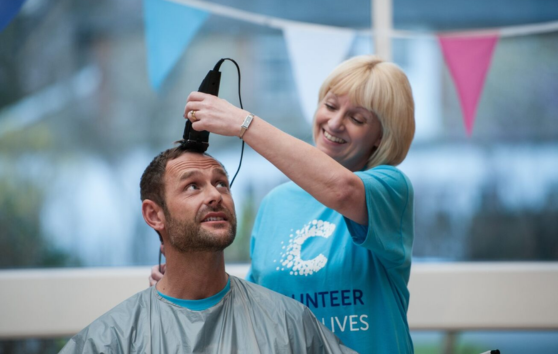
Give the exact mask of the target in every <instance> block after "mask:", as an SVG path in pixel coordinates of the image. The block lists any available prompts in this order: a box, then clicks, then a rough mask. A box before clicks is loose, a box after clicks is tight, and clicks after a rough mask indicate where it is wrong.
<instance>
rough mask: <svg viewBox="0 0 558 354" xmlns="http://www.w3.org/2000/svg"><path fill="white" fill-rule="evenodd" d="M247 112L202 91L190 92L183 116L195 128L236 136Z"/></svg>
mask: <svg viewBox="0 0 558 354" xmlns="http://www.w3.org/2000/svg"><path fill="white" fill-rule="evenodd" d="M248 114H249V113H248V112H247V111H245V110H243V109H240V108H238V107H236V106H234V105H232V104H230V103H229V102H227V101H226V100H224V99H221V98H219V97H216V96H213V95H209V94H206V93H202V92H192V93H190V95H189V96H188V102H187V103H186V107H184V118H186V119H188V120H190V121H191V122H192V127H193V128H194V129H195V130H197V131H202V130H207V131H208V132H210V133H214V134H219V135H226V136H238V135H239V134H240V126H241V125H242V123H243V122H244V118H246V116H247V115H248Z"/></svg>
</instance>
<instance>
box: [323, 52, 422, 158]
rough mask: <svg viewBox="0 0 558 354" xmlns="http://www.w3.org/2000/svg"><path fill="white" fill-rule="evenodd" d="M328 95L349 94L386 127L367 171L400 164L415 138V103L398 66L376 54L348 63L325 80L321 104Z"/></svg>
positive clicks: (405, 78)
mask: <svg viewBox="0 0 558 354" xmlns="http://www.w3.org/2000/svg"><path fill="white" fill-rule="evenodd" d="M328 92H332V93H334V94H335V95H338V96H342V95H348V96H349V99H350V100H351V103H352V104H354V105H357V106H361V107H364V108H366V109H368V110H369V111H370V112H372V113H373V114H374V115H375V116H376V117H377V118H378V120H379V121H380V124H381V126H382V140H381V142H380V145H379V146H378V148H376V149H374V150H373V151H372V154H371V155H370V157H369V158H368V162H367V164H366V167H367V168H369V169H370V168H372V167H375V166H378V165H392V166H397V165H399V164H400V163H401V162H402V161H403V160H404V159H405V157H406V156H407V152H408V151H409V148H410V147H411V142H412V141H413V137H414V135H415V104H414V101H413V94H412V92H411V85H410V84H409V80H408V79H407V76H406V75H405V73H403V71H402V70H401V69H400V68H399V67H398V66H397V65H395V64H393V63H390V62H386V61H383V60H382V59H380V58H379V57H377V56H374V55H362V56H357V57H354V58H351V59H349V60H347V61H344V62H343V63H341V64H340V65H339V66H337V67H336V68H335V69H334V70H333V71H332V73H331V74H329V76H328V77H327V78H326V79H325V81H324V83H323V84H322V87H321V88H320V94H319V102H321V101H322V100H323V99H324V97H325V96H326V95H327V93H328Z"/></svg>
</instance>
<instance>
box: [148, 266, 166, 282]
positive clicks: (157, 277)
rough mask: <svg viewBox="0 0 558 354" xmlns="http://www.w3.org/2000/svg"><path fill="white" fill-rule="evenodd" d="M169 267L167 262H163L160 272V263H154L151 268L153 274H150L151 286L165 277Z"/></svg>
mask: <svg viewBox="0 0 558 354" xmlns="http://www.w3.org/2000/svg"><path fill="white" fill-rule="evenodd" d="M166 269H167V264H166V263H163V264H161V271H160V272H159V265H158V264H157V265H154V266H153V267H152V268H151V275H150V276H149V286H153V285H155V284H157V282H158V281H159V280H161V279H163V276H164V275H165V270H166Z"/></svg>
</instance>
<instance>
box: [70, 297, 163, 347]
mask: <svg viewBox="0 0 558 354" xmlns="http://www.w3.org/2000/svg"><path fill="white" fill-rule="evenodd" d="M152 293H153V289H152V288H151V287H150V288H147V289H145V290H142V291H140V292H138V293H136V294H134V295H132V296H131V297H129V298H127V299H126V300H124V301H122V302H121V303H119V304H118V305H116V306H115V307H113V308H112V309H110V310H109V311H107V312H105V313H104V314H103V315H101V316H100V317H98V318H97V319H96V320H94V321H93V322H91V324H89V325H88V326H87V327H85V328H84V329H83V330H81V331H80V332H79V333H78V334H76V335H75V336H73V337H72V338H71V339H70V341H69V342H68V343H67V344H66V346H64V348H62V351H61V352H60V353H81V352H95V351H96V350H100V349H99V348H101V347H105V346H110V345H113V344H115V343H119V342H121V340H122V339H125V338H127V337H128V336H129V333H128V331H130V330H133V329H134V328H137V324H138V323H141V322H142V320H143V319H144V318H145V316H149V312H150V309H149V304H150V303H151V301H150V298H151V296H152Z"/></svg>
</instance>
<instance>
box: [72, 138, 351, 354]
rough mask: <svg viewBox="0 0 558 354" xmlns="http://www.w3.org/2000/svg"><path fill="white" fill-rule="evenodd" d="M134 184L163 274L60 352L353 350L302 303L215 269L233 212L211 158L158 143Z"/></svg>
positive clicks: (230, 233)
mask: <svg viewBox="0 0 558 354" xmlns="http://www.w3.org/2000/svg"><path fill="white" fill-rule="evenodd" d="M140 188H141V199H142V201H143V203H142V214H143V218H144V219H145V222H146V223H147V224H148V225H149V226H150V227H152V228H153V229H154V230H155V231H157V233H158V234H159V236H160V237H161V239H162V242H163V244H164V247H165V256H166V259H167V266H166V272H165V276H164V277H163V279H162V280H161V281H159V282H158V283H157V284H156V286H152V287H151V288H149V289H147V290H144V291H142V292H139V293H137V294H136V295H134V296H132V297H131V298H129V299H128V300H126V301H124V302H122V303H121V304H120V305H118V306H116V307H115V308H113V309H112V310H110V311H109V312H107V313H106V314H104V315H103V316H101V317H100V318H98V319H97V320H95V321H94V322H93V323H92V324H90V325H89V326H88V327H87V328H85V329H84V330H82V331H81V332H80V333H78V334H77V335H76V336H74V337H73V338H72V339H71V340H70V341H69V342H68V344H66V346H65V347H64V348H63V349H62V351H61V353H76V352H87V353H116V352H117V353H354V352H353V351H352V350H350V349H348V348H346V347H345V346H344V345H343V344H341V343H340V342H339V339H337V337H335V336H334V335H333V334H332V333H331V332H329V330H327V329H326V328H325V327H324V326H323V325H322V324H321V323H319V322H318V321H317V320H316V318H315V317H314V315H312V313H311V312H310V310H309V309H308V308H306V307H305V306H304V305H302V304H300V303H298V302H297V301H295V300H293V299H290V298H288V297H285V296H282V295H280V294H277V293H275V292H273V291H271V290H268V289H265V288H263V287H260V286H258V285H255V284H252V283H249V282H247V281H244V280H241V279H238V278H236V277H233V276H229V275H228V274H227V273H225V262H224V256H223V250H224V249H225V248H226V247H227V246H229V245H230V244H231V243H232V241H233V240H234V237H235V233H236V215H235V211H234V202H233V200H232V196H231V193H230V190H229V182H228V177H227V174H226V172H225V170H224V168H223V167H222V165H221V164H220V163H219V162H218V161H216V160H215V159H213V158H212V157H210V156H209V155H206V154H200V153H195V152H190V151H185V150H183V149H182V148H180V147H178V148H173V149H169V150H166V151H164V152H163V153H161V154H160V155H159V156H157V157H156V158H155V159H154V160H153V161H152V162H151V163H150V165H149V166H148V167H147V169H146V170H145V172H144V173H143V176H142V178H141V183H140Z"/></svg>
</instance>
